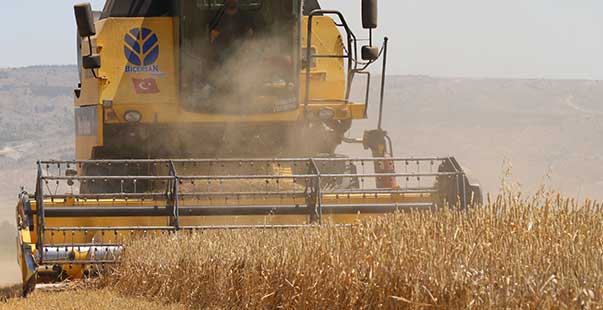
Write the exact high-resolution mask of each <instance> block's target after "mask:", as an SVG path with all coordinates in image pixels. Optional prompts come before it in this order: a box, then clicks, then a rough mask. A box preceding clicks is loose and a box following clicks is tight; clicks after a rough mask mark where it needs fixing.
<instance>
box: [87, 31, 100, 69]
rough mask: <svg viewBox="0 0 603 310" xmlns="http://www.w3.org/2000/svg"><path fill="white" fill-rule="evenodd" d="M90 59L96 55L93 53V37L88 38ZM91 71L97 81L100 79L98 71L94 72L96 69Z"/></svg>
mask: <svg viewBox="0 0 603 310" xmlns="http://www.w3.org/2000/svg"><path fill="white" fill-rule="evenodd" d="M87 39H88V57H90V56H92V55H94V53H93V52H92V37H90V36H88V37H87ZM90 71H92V76H94V78H95V79H98V76H97V75H96V71H94V69H90Z"/></svg>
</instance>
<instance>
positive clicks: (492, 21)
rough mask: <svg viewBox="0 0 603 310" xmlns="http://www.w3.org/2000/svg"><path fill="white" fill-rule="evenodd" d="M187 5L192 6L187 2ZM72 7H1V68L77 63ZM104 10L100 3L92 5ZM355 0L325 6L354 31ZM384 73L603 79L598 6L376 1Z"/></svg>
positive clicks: (39, 0)
mask: <svg viewBox="0 0 603 310" xmlns="http://www.w3.org/2000/svg"><path fill="white" fill-rule="evenodd" d="M191 1H192V0H191ZM75 2H81V1H73V0H50V1H49V0H18V1H15V0H11V1H2V3H1V4H0V12H1V14H2V18H0V67H20V66H28V65H40V64H73V63H75V37H76V34H75V21H74V18H73V9H72V5H73V4H74V3H75ZM91 2H92V4H93V8H95V9H101V8H102V5H103V3H104V0H93V1H91ZM360 2H361V1H360V0H323V1H322V5H323V7H324V8H331V9H339V10H341V11H342V12H343V13H344V14H345V15H346V18H347V19H348V22H349V23H351V24H353V25H356V26H355V27H353V28H354V29H355V30H356V31H357V34H358V36H359V37H366V33H365V32H364V31H362V29H361V28H360V27H359V24H360ZM379 7H380V11H379V18H380V21H379V23H380V27H379V29H378V31H377V37H378V38H381V37H383V36H384V35H387V36H388V37H389V38H390V57H389V63H390V64H389V69H388V70H389V72H388V73H391V74H411V75H430V76H451V77H478V78H479V77H492V78H555V79H603V1H601V0H579V1H570V0H496V1H495V0H454V1H450V0H380V1H379Z"/></svg>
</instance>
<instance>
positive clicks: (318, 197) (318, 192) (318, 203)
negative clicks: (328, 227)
mask: <svg viewBox="0 0 603 310" xmlns="http://www.w3.org/2000/svg"><path fill="white" fill-rule="evenodd" d="M310 162H311V163H312V167H314V172H315V173H316V189H315V191H316V208H317V210H318V224H320V225H322V193H321V184H320V183H321V182H320V181H321V180H320V169H319V168H318V165H317V164H316V161H315V160H314V159H310Z"/></svg>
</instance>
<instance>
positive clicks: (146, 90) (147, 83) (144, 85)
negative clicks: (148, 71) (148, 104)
mask: <svg viewBox="0 0 603 310" xmlns="http://www.w3.org/2000/svg"><path fill="white" fill-rule="evenodd" d="M132 82H133V83H134V89H135V90H136V93H138V94H156V93H159V87H157V81H155V79H132Z"/></svg>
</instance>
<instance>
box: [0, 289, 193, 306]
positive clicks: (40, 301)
mask: <svg viewBox="0 0 603 310" xmlns="http://www.w3.org/2000/svg"><path fill="white" fill-rule="evenodd" d="M5 309H22V310H27V309H32V310H33V309H35V310H46V309H48V310H57V309H61V310H63V309H64V310H68V309H74V310H81V309H106V310H113V309H115V310H122V309H141V310H156V309H157V310H164V309H165V310H177V309H184V307H181V306H171V305H164V304H160V303H154V302H150V301H146V300H141V299H136V298H132V297H123V296H121V295H119V294H116V293H114V292H111V291H109V290H74V291H64V292H34V294H33V295H31V296H30V297H28V298H13V299H10V300H9V301H8V302H5V303H0V310H5Z"/></svg>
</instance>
